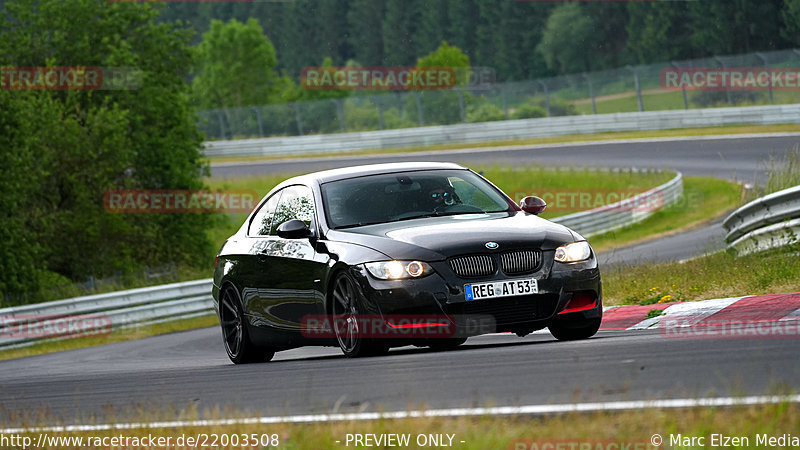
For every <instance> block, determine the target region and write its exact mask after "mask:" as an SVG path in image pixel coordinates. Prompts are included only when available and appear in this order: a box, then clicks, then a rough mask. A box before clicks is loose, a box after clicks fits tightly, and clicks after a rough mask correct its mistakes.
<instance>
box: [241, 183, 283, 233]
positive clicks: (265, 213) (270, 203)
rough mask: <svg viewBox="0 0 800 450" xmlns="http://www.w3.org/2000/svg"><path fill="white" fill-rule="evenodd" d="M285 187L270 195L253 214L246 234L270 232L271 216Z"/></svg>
mask: <svg viewBox="0 0 800 450" xmlns="http://www.w3.org/2000/svg"><path fill="white" fill-rule="evenodd" d="M285 190H286V189H282V190H280V191H278V192H276V193H274V194H272V197H270V198H269V200H267V201H266V202H265V203H264V204H263V205H261V208H260V209H259V210H258V212H257V213H256V215H255V216H253V221H252V222H250V228H249V229H248V230H247V234H248V235H250V236H268V235H269V234H270V227H271V225H272V217H273V215H274V214H275V208H276V207H277V206H278V201H279V200H280V198H281V194H282V193H283V192H284V191H285Z"/></svg>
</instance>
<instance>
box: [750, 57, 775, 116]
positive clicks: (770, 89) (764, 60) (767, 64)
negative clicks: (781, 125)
mask: <svg viewBox="0 0 800 450" xmlns="http://www.w3.org/2000/svg"><path fill="white" fill-rule="evenodd" d="M755 55H756V57H758V59H760V60H761V62H762V63H764V68H765V69H769V62H767V57H766V56H764V54H763V53H761V52H756V53H755ZM768 85H769V104H770V105H772V104H774V103H775V99H774V98H773V95H772V83H768Z"/></svg>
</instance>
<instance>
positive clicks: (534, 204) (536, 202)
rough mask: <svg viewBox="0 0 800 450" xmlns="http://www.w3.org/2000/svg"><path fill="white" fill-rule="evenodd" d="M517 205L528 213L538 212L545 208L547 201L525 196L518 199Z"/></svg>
mask: <svg viewBox="0 0 800 450" xmlns="http://www.w3.org/2000/svg"><path fill="white" fill-rule="evenodd" d="M519 207H520V208H522V210H523V211H525V212H526V213H528V214H540V213H542V212H544V209H545V208H547V203H545V202H544V200H542V199H541V198H539V197H535V196H530V197H525V198H523V199H522V200H520V201H519Z"/></svg>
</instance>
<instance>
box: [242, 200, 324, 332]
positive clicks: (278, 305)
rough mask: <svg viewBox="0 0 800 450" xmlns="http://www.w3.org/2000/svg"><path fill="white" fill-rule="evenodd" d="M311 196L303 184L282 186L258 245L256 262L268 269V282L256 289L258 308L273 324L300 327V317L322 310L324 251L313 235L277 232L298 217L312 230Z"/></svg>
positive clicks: (294, 328)
mask: <svg viewBox="0 0 800 450" xmlns="http://www.w3.org/2000/svg"><path fill="white" fill-rule="evenodd" d="M315 210H316V208H315V203H314V196H313V193H312V191H311V189H310V188H309V187H307V186H304V185H294V186H288V187H286V188H284V189H283V190H282V193H281V197H280V200H279V202H278V205H277V207H276V208H275V211H274V213H273V218H272V221H271V225H270V236H269V238H267V239H266V244H265V245H264V246H263V247H262V248H259V253H258V255H257V257H258V259H259V266H260V267H262V270H264V271H268V272H269V275H268V276H266V277H264V279H265V280H270V283H269V286H262V287H261V288H260V289H259V292H258V300H257V304H258V311H259V313H260V314H262V315H263V317H264V318H265V319H266V320H268V321H269V322H270V324H271V325H272V326H275V327H278V328H284V329H289V330H300V328H301V324H302V323H303V318H304V317H306V316H309V315H318V314H323V313H324V311H325V309H324V304H325V302H324V296H323V293H322V291H323V289H322V281H323V280H324V273H325V271H326V270H327V262H328V257H327V255H324V254H320V253H318V252H317V251H316V250H315V248H314V245H313V240H314V239H313V238H311V239H310V238H300V239H284V238H281V237H279V236H278V235H277V234H278V233H277V230H278V227H280V225H281V224H283V223H284V222H286V221H289V220H292V219H299V220H302V221H303V222H305V223H306V225H308V226H309V228H311V229H312V230H313V229H314V227H315V226H316V223H315V220H314V217H315Z"/></svg>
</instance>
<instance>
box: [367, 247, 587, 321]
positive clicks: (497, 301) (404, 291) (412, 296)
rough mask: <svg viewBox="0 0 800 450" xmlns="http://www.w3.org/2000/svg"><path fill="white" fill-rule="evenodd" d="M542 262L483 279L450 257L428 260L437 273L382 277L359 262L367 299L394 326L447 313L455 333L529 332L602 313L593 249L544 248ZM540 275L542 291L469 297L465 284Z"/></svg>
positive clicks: (369, 308) (372, 310) (438, 318)
mask: <svg viewBox="0 0 800 450" xmlns="http://www.w3.org/2000/svg"><path fill="white" fill-rule="evenodd" d="M542 256H543V261H544V262H543V264H542V265H541V267H540V268H539V269H538V270H536V271H535V272H532V273H528V274H524V275H515V276H508V275H505V274H503V273H502V272H498V273H495V274H494V275H493V276H490V277H484V278H479V279H464V278H460V277H458V276H457V275H456V274H455V273H453V272H452V270H451V269H450V267H449V265H448V263H447V262H446V261H440V262H432V263H429V264H431V266H432V267H433V269H434V271H435V272H434V273H432V274H431V275H428V276H426V277H423V278H420V279H404V280H379V279H376V278H375V277H373V276H371V275H370V274H369V273H368V272H367V271H366V270H365V269H363V268H354V269H353V270H354V273H353V276H354V278H355V279H356V281H357V282H358V284H359V286H360V288H361V291H362V295H363V298H364V301H365V309H366V310H367V314H370V315H373V317H374V315H379V317H382V318H383V320H384V321H386V322H387V323H388V324H389V325H390V328H391V326H392V325H391V324H393V323H394V324H396V323H397V322H398V321H402V320H403V319H404V318H408V321H411V322H413V321H416V322H419V321H420V320H421V319H420V318H421V317H430V318H431V322H437V321H438V322H441V319H442V318H444V319H446V320H448V321H449V322H450V323H451V324H452V325H453V326H454V327H455V328H454V332H453V336H449V337H468V336H476V335H480V334H486V333H493V332H506V331H510V332H515V333H518V334H527V333H530V332H532V331H535V330H538V329H542V328H545V327H547V326H548V325H549V324H550V323H552V321H554V320H569V321H586V320H591V319H597V318H600V317H602V301H601V299H602V287H601V286H602V284H601V279H600V270H599V268H598V266H597V260H596V258H595V256H594V255H592V258H591V259H589V260H586V261H584V262H581V263H572V264H562V263H556V262H555V261H554V260H553V252H552V251H550V252H547V251H545V252H543V255H542ZM521 278H536V279H537V283H538V288H539V292H538V293H537V294H530V295H522V296H510V297H500V298H490V299H481V300H471V301H467V300H466V294H465V292H464V285H466V284H471V283H482V282H488V281H502V280H514V279H521ZM578 296H579V297H581V300H585V299H586V298H591V297H593V298H594V299H595V301H594V303H593V304H592V303H591V302H589V303H587V302H585V301H583V302H581V305H582V306H581V307H579V308H577V309H576V308H573V307H571V306H570V307H569V309H568V311H572V312H567V313H565V314H559V313H561V312H562V311H565V308H567V307H568V303H570V300H572V299H573V298H575V297H578Z"/></svg>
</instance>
